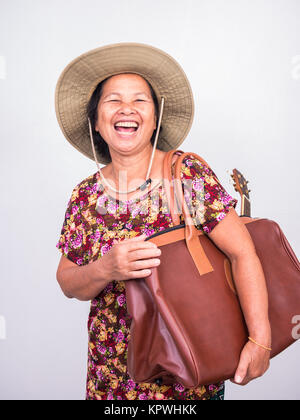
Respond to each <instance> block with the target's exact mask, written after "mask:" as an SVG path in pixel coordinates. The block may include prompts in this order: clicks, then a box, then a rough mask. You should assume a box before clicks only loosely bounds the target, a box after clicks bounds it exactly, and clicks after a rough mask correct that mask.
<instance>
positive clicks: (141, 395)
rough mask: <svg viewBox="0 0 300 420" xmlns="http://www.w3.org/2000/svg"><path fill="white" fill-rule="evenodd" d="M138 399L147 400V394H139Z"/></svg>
mask: <svg viewBox="0 0 300 420" xmlns="http://www.w3.org/2000/svg"><path fill="white" fill-rule="evenodd" d="M139 400H147V395H146V394H145V393H143V394H140V395H139Z"/></svg>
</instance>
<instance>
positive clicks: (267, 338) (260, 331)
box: [248, 321, 272, 347]
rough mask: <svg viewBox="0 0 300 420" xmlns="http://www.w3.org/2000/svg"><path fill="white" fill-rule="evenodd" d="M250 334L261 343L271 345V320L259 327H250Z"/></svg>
mask: <svg viewBox="0 0 300 420" xmlns="http://www.w3.org/2000/svg"><path fill="white" fill-rule="evenodd" d="M248 331H249V336H250V337H251V338H252V339H253V340H255V341H257V342H258V343H260V344H263V345H264V346H266V347H271V344H272V343H271V341H272V333H271V326H270V322H269V321H267V322H264V323H262V324H261V325H260V326H259V327H255V328H254V327H252V328H249V329H248Z"/></svg>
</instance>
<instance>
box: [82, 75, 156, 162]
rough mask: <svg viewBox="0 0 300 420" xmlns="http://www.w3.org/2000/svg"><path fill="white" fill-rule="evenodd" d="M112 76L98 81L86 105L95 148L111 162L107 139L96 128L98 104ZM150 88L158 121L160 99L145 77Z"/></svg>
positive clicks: (153, 137)
mask: <svg viewBox="0 0 300 420" xmlns="http://www.w3.org/2000/svg"><path fill="white" fill-rule="evenodd" d="M111 77H113V76H109V77H107V78H106V79H104V80H102V82H100V83H98V85H97V86H96V88H95V90H94V92H93V94H92V96H91V98H90V100H89V102H88V104H87V107H86V110H87V116H88V118H89V119H90V121H91V126H92V133H93V139H94V145H95V150H96V152H98V153H99V154H100V155H102V156H103V158H104V159H105V160H107V161H109V162H111V156H110V153H109V147H108V144H107V143H106V141H105V140H104V139H103V138H102V136H101V135H100V133H99V132H98V131H96V130H95V124H96V121H97V109H98V104H99V101H100V98H101V95H102V92H103V87H104V84H105V82H107V80H109V79H110V78H111ZM144 80H145V81H146V82H147V84H148V86H149V88H150V92H151V96H152V99H153V102H154V107H155V115H156V119H157V122H158V113H159V105H158V100H157V97H156V95H155V92H154V90H153V88H152V86H151V85H150V83H149V82H148V81H147V80H146V79H144ZM156 130H157V128H156V129H155V130H154V131H153V135H152V137H151V140H150V141H151V144H152V146H153V144H154V140H155V135H156ZM160 131H162V126H161V127H160Z"/></svg>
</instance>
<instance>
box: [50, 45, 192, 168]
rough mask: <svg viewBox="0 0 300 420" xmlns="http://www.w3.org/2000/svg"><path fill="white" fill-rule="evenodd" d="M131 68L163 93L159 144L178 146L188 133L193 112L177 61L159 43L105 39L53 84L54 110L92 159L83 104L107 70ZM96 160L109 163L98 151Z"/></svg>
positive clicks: (110, 72)
mask: <svg viewBox="0 0 300 420" xmlns="http://www.w3.org/2000/svg"><path fill="white" fill-rule="evenodd" d="M122 73H135V74H139V75H140V76H142V77H144V78H145V79H146V80H147V81H148V82H149V83H150V84H151V86H152V87H153V90H154V92H155V94H156V96H157V99H158V101H159V103H160V100H161V97H162V96H163V97H164V98H165V105H164V113H163V118H162V123H161V125H162V127H163V130H162V131H161V133H160V135H159V137H158V142H157V147H158V148H159V149H161V150H164V151H168V150H171V149H176V148H178V146H179V145H180V144H181V143H182V142H183V141H184V139H185V138H186V136H187V134H188V132H189V130H190V128H191V125H192V122H193V117H194V100H193V94H192V90H191V87H190V84H189V81H188V79H187V77H186V74H185V73H184V71H183V69H182V68H181V66H180V65H179V64H178V63H177V61H176V60H174V59H173V58H172V57H171V56H170V55H168V54H167V53H165V52H164V51H161V50H160V49H158V48H155V47H152V46H149V45H146V44H138V43H119V44H111V45H106V46H104V47H100V48H96V49H94V50H91V51H88V52H86V53H84V54H82V55H80V56H79V57H77V58H76V59H74V60H73V61H71V63H69V64H68V65H67V67H66V68H65V69H64V70H63V72H62V73H61V75H60V77H59V79H58V82H57V85H56V90H55V111H56V116H57V119H58V122H59V125H60V128H61V130H62V132H63V134H64V135H65V137H66V139H67V140H68V141H69V142H70V143H71V144H72V145H73V146H74V147H75V148H76V149H77V150H79V151H80V152H81V153H83V154H84V155H85V156H87V157H89V158H90V159H92V160H94V156H93V150H92V145H91V140H90V136H89V126H88V120H87V112H86V107H87V104H88V102H89V100H90V98H91V95H92V93H93V91H94V90H95V88H96V86H97V85H98V84H99V83H100V82H101V81H103V80H104V79H106V78H107V77H109V76H113V75H117V74H122ZM96 156H97V160H98V162H101V163H103V164H107V163H109V161H108V160H107V159H105V158H104V156H102V155H101V154H100V153H99V152H98V151H96Z"/></svg>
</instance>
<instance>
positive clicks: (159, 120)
mask: <svg viewBox="0 0 300 420" xmlns="http://www.w3.org/2000/svg"><path fill="white" fill-rule="evenodd" d="M164 104H165V98H164V97H163V96H162V98H161V105H160V112H159V119H158V127H157V130H156V135H155V140H154V145H153V150H152V154H151V159H150V163H149V166H148V171H147V175H146V181H145V182H144V183H143V184H142V185H140V186H139V187H136V188H133V189H131V190H128V191H119V190H116V189H115V188H114V187H112V186H111V185H110V184H109V183H108V182H107V181H106V179H105V178H104V176H103V174H102V171H101V169H100V166H99V163H98V161H97V157H96V152H95V146H94V139H93V133H92V127H91V122H90V119H89V118H88V123H89V130H90V139H91V143H92V149H93V154H94V159H95V162H96V164H97V167H98V171H99V174H100V177H101V179H102V181H103V182H104V184H105V185H106V186H107V187H109V188H110V189H111V190H113V191H114V192H117V193H119V194H128V193H131V192H133V191H137V190H138V189H140V190H142V191H143V190H145V189H146V188H147V186H148V185H150V184H151V182H152V179H151V178H148V177H149V175H150V171H151V167H152V163H153V158H154V153H155V150H156V144H157V139H158V136H159V131H160V126H161V120H162V115H163V111H164Z"/></svg>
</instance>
